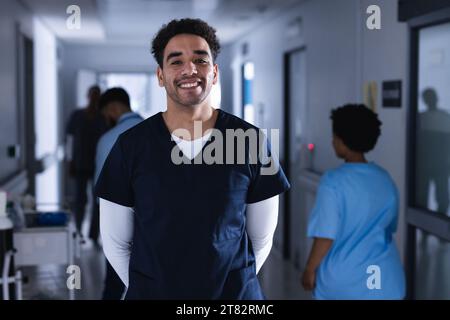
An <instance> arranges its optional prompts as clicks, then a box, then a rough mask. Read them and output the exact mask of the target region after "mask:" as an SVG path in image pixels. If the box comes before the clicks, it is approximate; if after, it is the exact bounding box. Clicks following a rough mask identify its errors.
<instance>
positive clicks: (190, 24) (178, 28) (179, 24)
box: [152, 18, 220, 68]
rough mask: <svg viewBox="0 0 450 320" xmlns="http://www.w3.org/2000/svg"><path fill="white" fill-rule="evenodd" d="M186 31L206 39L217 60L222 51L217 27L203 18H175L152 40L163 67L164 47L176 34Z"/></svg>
mask: <svg viewBox="0 0 450 320" xmlns="http://www.w3.org/2000/svg"><path fill="white" fill-rule="evenodd" d="M185 33H187V34H194V35H197V36H200V37H202V38H203V39H205V40H206V42H207V43H208V45H209V48H210V50H211V54H212V55H213V60H214V61H215V60H216V58H217V55H218V54H219V52H220V43H219V40H218V38H217V36H216V29H214V28H213V27H211V26H210V25H208V24H207V23H206V22H205V21H203V20H201V19H190V18H185V19H180V20H176V19H175V20H172V21H170V22H169V23H168V24H165V25H163V26H162V28H161V29H159V31H158V33H157V34H156V36H155V37H154V38H153V41H152V54H153V56H154V57H155V59H156V62H158V65H159V66H160V67H161V68H162V67H163V59H164V49H165V48H166V46H167V43H168V42H169V41H170V39H172V38H173V37H175V36H176V35H179V34H185Z"/></svg>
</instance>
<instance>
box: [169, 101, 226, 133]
mask: <svg viewBox="0 0 450 320" xmlns="http://www.w3.org/2000/svg"><path fill="white" fill-rule="evenodd" d="M217 115H218V112H217V110H215V109H214V108H213V107H211V106H210V105H209V104H203V105H199V106H191V107H189V106H175V105H170V104H169V105H168V106H167V111H166V112H163V119H164V121H165V123H166V126H167V128H168V129H169V131H170V132H171V133H172V132H173V131H174V130H176V129H186V130H188V131H189V133H190V140H194V139H198V138H200V137H201V136H203V135H205V133H206V131H208V130H209V129H211V128H213V127H214V125H215V123H216V119H217ZM196 122H201V129H202V130H201V131H199V130H194V124H195V123H196ZM183 138H186V137H183Z"/></svg>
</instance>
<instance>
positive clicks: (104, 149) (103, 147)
mask: <svg viewBox="0 0 450 320" xmlns="http://www.w3.org/2000/svg"><path fill="white" fill-rule="evenodd" d="M142 120H144V119H142V117H141V116H140V115H139V114H137V113H135V112H127V113H124V114H123V115H122V116H120V118H119V120H118V121H117V124H116V125H115V126H114V127H113V128H112V129H110V130H109V131H107V132H106V133H105V134H104V135H102V137H101V138H100V140H99V141H98V144H97V152H96V154H95V175H94V182H97V179H98V176H99V175H100V172H101V171H102V168H103V164H104V163H105V160H106V158H107V157H108V154H109V152H110V151H111V149H112V147H113V145H114V143H115V142H116V140H117V138H118V137H119V136H120V134H121V133H123V132H125V131H127V130H128V129H130V128H132V127H134V126H135V125H137V124H138V123H140V122H141V121H142Z"/></svg>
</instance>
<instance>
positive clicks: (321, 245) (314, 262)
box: [302, 238, 333, 290]
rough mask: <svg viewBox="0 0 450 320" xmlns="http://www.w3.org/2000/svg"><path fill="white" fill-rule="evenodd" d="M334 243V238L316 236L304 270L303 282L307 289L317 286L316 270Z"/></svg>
mask: <svg viewBox="0 0 450 320" xmlns="http://www.w3.org/2000/svg"><path fill="white" fill-rule="evenodd" d="M332 245H333V240H332V239H326V238H314V243H313V246H312V249H311V253H310V254H309V258H308V262H307V263H306V267H305V271H304V272H303V277H302V284H303V288H305V290H312V289H314V287H315V286H316V270H317V267H318V266H319V265H320V263H321V262H322V259H323V258H324V257H325V256H326V254H327V253H328V250H330V248H331V246H332Z"/></svg>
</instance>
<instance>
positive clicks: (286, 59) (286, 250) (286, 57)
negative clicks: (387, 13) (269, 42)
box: [281, 45, 306, 259]
mask: <svg viewBox="0 0 450 320" xmlns="http://www.w3.org/2000/svg"><path fill="white" fill-rule="evenodd" d="M297 52H306V46H305V45H302V46H299V47H295V48H293V49H290V50H288V51H285V52H284V54H283V73H284V74H283V78H284V79H283V100H284V117H283V124H284V126H283V127H284V152H283V160H282V163H281V165H282V167H283V168H284V172H285V174H286V177H287V178H288V179H290V180H291V181H292V177H291V168H290V165H289V159H290V158H291V148H290V143H291V136H290V134H291V130H292V128H291V124H290V119H291V105H290V94H291V83H290V80H289V70H290V66H291V56H292V54H294V53H297ZM283 196H284V212H283V218H284V219H283V257H284V258H285V259H291V258H293V257H291V256H290V255H291V254H290V253H291V232H290V227H291V218H290V217H291V208H290V203H291V191H290V190H288V191H286V192H285V193H284V194H283Z"/></svg>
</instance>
